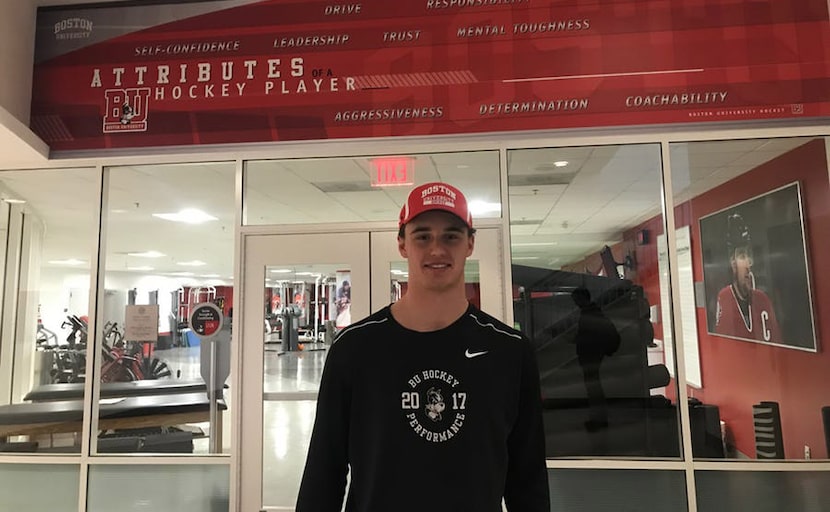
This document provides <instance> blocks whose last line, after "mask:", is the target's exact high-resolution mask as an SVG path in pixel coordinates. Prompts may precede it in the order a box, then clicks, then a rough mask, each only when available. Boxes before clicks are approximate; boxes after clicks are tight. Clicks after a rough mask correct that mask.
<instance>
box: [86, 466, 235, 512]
mask: <svg viewBox="0 0 830 512" xmlns="http://www.w3.org/2000/svg"><path fill="white" fill-rule="evenodd" d="M88 496H89V497H88V499H87V510H90V511H93V510H125V511H126V510H159V511H161V510H181V511H182V512H184V511H185V510H194V511H195V510H200V511H202V510H203V511H206V512H208V511H209V512H227V511H228V510H230V472H229V469H228V466H226V465H190V464H183V465H175V466H144V465H102V466H92V467H91V468H90V469H89V495H88Z"/></svg>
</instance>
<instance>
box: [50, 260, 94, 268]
mask: <svg viewBox="0 0 830 512" xmlns="http://www.w3.org/2000/svg"><path fill="white" fill-rule="evenodd" d="M49 264H50V265H72V266H77V265H84V264H86V262H85V261H82V260H76V259H75V258H70V259H68V260H51V261H49Z"/></svg>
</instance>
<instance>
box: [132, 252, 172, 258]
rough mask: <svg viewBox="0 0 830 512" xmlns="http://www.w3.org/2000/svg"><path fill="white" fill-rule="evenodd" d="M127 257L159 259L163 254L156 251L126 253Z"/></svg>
mask: <svg viewBox="0 0 830 512" xmlns="http://www.w3.org/2000/svg"><path fill="white" fill-rule="evenodd" d="M127 256H135V257H136V258H161V257H162V256H164V253H161V252H158V251H144V252H128V253H127Z"/></svg>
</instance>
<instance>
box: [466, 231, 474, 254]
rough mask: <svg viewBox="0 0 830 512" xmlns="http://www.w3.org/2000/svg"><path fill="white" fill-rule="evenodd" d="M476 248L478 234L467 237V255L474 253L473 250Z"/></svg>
mask: <svg viewBox="0 0 830 512" xmlns="http://www.w3.org/2000/svg"><path fill="white" fill-rule="evenodd" d="M475 248H476V235H475V234H472V235H470V236H469V237H467V257H468V258H469V257H470V256H472V255H473V251H474V250H475Z"/></svg>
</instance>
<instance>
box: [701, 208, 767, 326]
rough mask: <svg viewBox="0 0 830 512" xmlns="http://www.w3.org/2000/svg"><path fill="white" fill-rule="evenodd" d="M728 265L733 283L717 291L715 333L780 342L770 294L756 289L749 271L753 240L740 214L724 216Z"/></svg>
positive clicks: (750, 270)
mask: <svg viewBox="0 0 830 512" xmlns="http://www.w3.org/2000/svg"><path fill="white" fill-rule="evenodd" d="M726 236H727V240H726V245H727V248H728V251H729V264H730V266H731V268H732V283H731V284H729V285H727V286H725V287H724V288H723V289H722V290H721V291H720V292H719V293H718V304H717V314H716V317H715V318H716V322H715V332H716V333H718V334H723V335H725V336H734V337H736V338H745V339H750V340H758V341H770V342H773V343H777V342H780V341H781V330H780V328H779V327H778V320H777V319H776V317H775V310H774V309H773V307H772V301H771V300H770V298H769V296H767V294H766V293H764V292H763V291H761V290H756V289H755V276H754V275H753V274H752V264H753V258H752V240H751V238H750V235H749V227H748V226H747V225H746V223H745V222H744V219H743V217H742V216H741V215H740V214H738V213H735V214H733V215H730V216H729V217H728V218H727V235H726Z"/></svg>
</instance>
